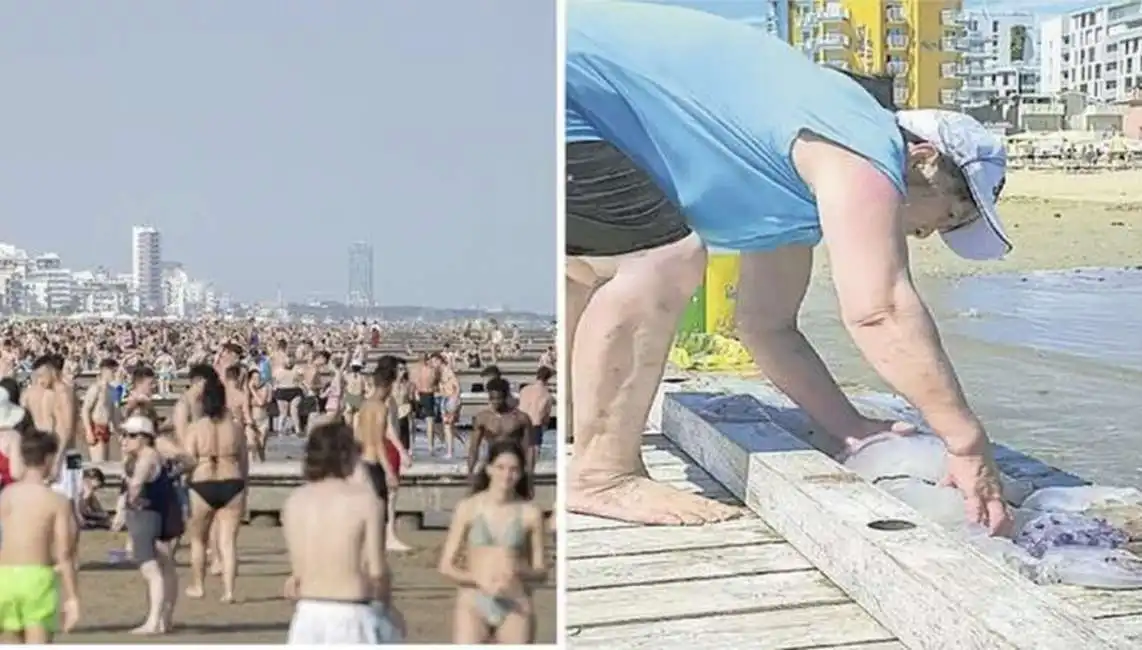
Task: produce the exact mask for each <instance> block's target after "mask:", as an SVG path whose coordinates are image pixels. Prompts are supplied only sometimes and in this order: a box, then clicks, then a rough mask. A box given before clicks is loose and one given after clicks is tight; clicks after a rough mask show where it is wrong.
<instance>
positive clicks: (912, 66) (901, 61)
mask: <svg viewBox="0 0 1142 650" xmlns="http://www.w3.org/2000/svg"><path fill="white" fill-rule="evenodd" d="M789 9H790V10H789V16H790V17H789V34H790V42H791V43H793V44H794V45H795V46H797V47H799V48H801V50H802V51H803V52H805V54H806V55H808V56H810V57H811V58H812V59H813V60H815V61H817V62H819V63H822V64H825V65H831V66H834V67H839V68H844V69H846V70H853V71H856V72H860V73H862V74H869V75H881V74H888V75H891V76H892V77H893V78H894V91H893V93H894V100H895V103H896V105H897V106H899V107H901V108H954V107H955V106H956V105H957V104H958V103H959V102H960V100H961V95H960V87H961V82H962V80H961V67H960V63H961V59H962V53H963V51H964V50H965V49H966V47H967V41H966V39H965V38H964V35H965V30H966V24H965V15H964V13H963V11H962V3H961V2H960V0H792V2H791V3H790V5H789Z"/></svg>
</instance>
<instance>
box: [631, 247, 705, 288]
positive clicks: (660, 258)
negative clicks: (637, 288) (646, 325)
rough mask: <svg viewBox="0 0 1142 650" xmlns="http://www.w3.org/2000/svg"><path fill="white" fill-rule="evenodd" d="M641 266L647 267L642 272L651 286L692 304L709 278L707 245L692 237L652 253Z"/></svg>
mask: <svg viewBox="0 0 1142 650" xmlns="http://www.w3.org/2000/svg"><path fill="white" fill-rule="evenodd" d="M640 262H643V263H645V265H646V268H645V269H643V270H644V272H645V273H646V274H647V278H648V281H649V282H654V283H655V284H657V285H658V286H659V287H662V288H663V291H671V290H673V292H675V293H676V295H678V296H680V297H683V298H685V299H687V300H689V298H690V296H692V295H694V292H695V291H697V289H698V287H699V286H700V285H701V284H702V280H703V279H704V278H705V276H706V245H705V244H703V243H702V240H701V239H699V238H698V236H697V235H694V234H691V235H690V236H688V237H686V238H685V239H682V240H680V241H677V242H674V243H672V244H668V245H666V246H663V247H661V248H659V249H657V250H655V251H652V252H651V253H649V254H648V255H647V256H646V257H645V258H644V259H643V260H640ZM659 293H660V295H661V293H662V292H659Z"/></svg>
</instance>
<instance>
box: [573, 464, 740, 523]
mask: <svg viewBox="0 0 1142 650" xmlns="http://www.w3.org/2000/svg"><path fill="white" fill-rule="evenodd" d="M567 510H568V511H569V512H576V513H579V514H582V515H593V516H595V517H605V518H607V519H617V520H619V521H627V522H630V523H634V524H650V525H659V526H679V525H681V526H698V525H701V524H711V523H714V522H718V521H726V520H727V519H736V518H737V517H740V516H742V515H743V514H744V513H745V511H744V510H743V509H742V508H739V507H736V506H729V505H726V504H724V503H718V502H717V501H714V500H713V499H707V498H706V497H702V496H698V495H696V494H690V493H687V492H683V491H681V490H678V489H675V488H672V487H670V486H667V485H662V484H661V483H657V482H655V481H652V480H651V479H649V478H646V477H644V476H638V475H632V474H624V475H613V474H611V475H600V474H595V475H593V476H589V477H583V476H582V475H579V476H572V477H570V478H569V486H568V488H567Z"/></svg>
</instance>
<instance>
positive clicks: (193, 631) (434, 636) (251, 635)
mask: <svg viewBox="0 0 1142 650" xmlns="http://www.w3.org/2000/svg"><path fill="white" fill-rule="evenodd" d="M402 536H403V538H404V540H405V541H406V542H408V543H410V544H412V545H413V546H415V547H416V549H417V550H415V551H412V552H410V553H399V554H398V553H393V554H390V555H389V561H390V563H391V565H392V570H393V574H394V580H395V585H394V600H395V603H396V606H397V608H398V609H400V611H401V612H402V613H404V616H405V618H406V620H407V623H408V642H409V643H450V642H451V638H450V637H451V632H452V609H453V601H454V599H455V594H456V589H455V587H453V586H452V585H451V584H450V583H448V582H446V581H445V580H444V579H443V578H442V577H440V575H439V574H438V573H437V572H436V564H437V561H438V559H439V557H440V548H441V545H442V544H443V542H444V531H442V530H424V531H415V532H404V533H402ZM123 541H124V537H123V536H122V535H113V534H111V533H108V532H105V531H92V532H85V533H84V534H83V540H82V543H81V544H80V550H81V561H82V569H81V572H80V575H79V582H80V596H81V599H82V607H83V612H82V617H83V618H82V620H81V622H80V624H79V628H78V630H76V631H75V632H74V633H72V634H69V635H66V636H62V637H60V638H59V639H58V641H59V642H61V643H100V644H102V643H124V644H125V643H153V642H156V641H157V642H160V643H164V644H169V643H185V644H192V643H193V644H224V643H239V644H243V643H265V644H280V643H284V642H285V638H286V630H287V628H288V626H289V620H290V616H291V615H292V613H293V608H292V604H291V603H290V602H289V601H287V600H285V599H283V598H282V597H281V590H282V585H283V583H284V581H285V579H286V576H287V572H288V566H287V564H286V554H285V546H284V543H283V541H282V534H281V529H279V528H263V527H257V526H246V527H244V528H243V529H242V532H241V534H240V536H239V538H238V545H239V553H240V557H241V561H242V565H241V567H240V574H239V576H238V585H237V592H238V593H237V596H238V598H239V602H238V603H235V604H233V605H223V604H221V603H220V602H218V597H219V595H220V588H221V587H220V584H219V582H218V578H211V579H209V580H208V581H207V589H206V598H204V599H202V600H191V599H188V598H184V597H183V598H180V599H179V603H178V609H177V613H176V615H175V630H174V633H172V634H170V635H167V636H164V637H136V636H132V635H130V634H127V630H130V629H131V628H133V627H135V626H136V625H138V624H139V623H140V622H142V619H143V616H144V613H145V609H146V597H145V594H144V592H143V582H142V577H141V576H140V575H139V573H138V571H137V570H135V569H134V567H132V566H130V565H108V564H107V554H108V552H109V551H111V550H113V549H119V548H122V545H123ZM551 543H552V546H553V545H554V540H552V541H551ZM179 559H180V569H179V581H180V584H181V586H182V587H185V585H186V582H185V581H186V579H187V574H188V572H189V568H188V566H187V551H186V550H183V551H182V552H180V554H179ZM552 561H553V560H552ZM554 573H555V570H554V568H552V572H551V575H552V576H554ZM553 585H554V577H552V578H551V579H549V581H548V583H547V584H546V585H544V586H543V587H541V588H540V589H539V590H537V591H536V593H535V607H536V610H537V613H538V616H537V627H538V642H539V643H555V589H554V586H553Z"/></svg>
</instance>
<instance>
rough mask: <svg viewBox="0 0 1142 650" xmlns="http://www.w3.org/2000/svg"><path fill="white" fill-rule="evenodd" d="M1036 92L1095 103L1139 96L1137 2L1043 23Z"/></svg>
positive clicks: (1141, 10)
mask: <svg viewBox="0 0 1142 650" xmlns="http://www.w3.org/2000/svg"><path fill="white" fill-rule="evenodd" d="M1039 34H1040V36H1039V38H1040V61H1041V63H1040V70H1041V77H1042V83H1041V87H1042V91H1043V92H1046V93H1056V92H1059V91H1062V90H1076V91H1078V92H1080V93H1084V94H1086V95H1087V96H1088V97H1089V98H1091V99H1093V100H1095V101H1100V102H1114V101H1120V100H1124V99H1128V98H1130V97H1132V96H1137V95H1138V94H1139V93H1142V90H1140V89H1142V0H1120V1H1119V2H1110V3H1106V4H1103V5H1099V6H1097V7H1088V8H1086V9H1081V10H1078V11H1072V12H1070V13H1067V14H1063V15H1060V16H1055V17H1052V18H1048V19H1046V20H1044V21H1043V22H1042V23H1041V24H1040V26H1039Z"/></svg>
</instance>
